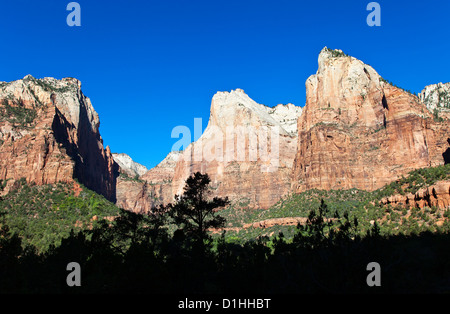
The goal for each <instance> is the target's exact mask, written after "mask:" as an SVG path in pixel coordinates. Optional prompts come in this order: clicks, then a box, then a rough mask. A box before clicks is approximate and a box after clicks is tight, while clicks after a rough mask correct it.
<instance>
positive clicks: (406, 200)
mask: <svg viewBox="0 0 450 314" xmlns="http://www.w3.org/2000/svg"><path fill="white" fill-rule="evenodd" d="M381 203H382V204H385V205H387V204H392V205H394V206H396V205H401V206H407V207H417V208H424V207H425V206H428V207H432V206H436V207H439V208H449V207H450V181H439V182H437V183H436V184H433V185H431V186H429V187H427V188H423V189H420V190H419V191H417V192H416V193H414V194H412V193H408V194H406V195H400V194H396V195H392V196H389V197H385V198H383V199H382V200H381Z"/></svg>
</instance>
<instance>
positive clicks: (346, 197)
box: [221, 164, 450, 243]
mask: <svg viewBox="0 0 450 314" xmlns="http://www.w3.org/2000/svg"><path fill="white" fill-rule="evenodd" d="M448 179H450V165H449V164H447V165H442V166H438V167H430V168H423V169H417V170H414V171H411V172H410V173H409V174H408V175H407V176H406V177H402V178H400V179H398V180H396V181H394V182H392V183H390V184H388V185H386V186H384V187H383V188H380V189H378V190H376V191H373V192H368V191H362V190H357V189H350V190H330V191H321V190H315V189H311V190H308V191H306V192H303V193H300V194H292V195H289V196H287V197H285V198H283V199H281V200H280V201H279V202H278V203H277V204H275V205H274V206H272V207H271V208H269V209H267V210H251V209H248V208H242V207H239V206H236V205H232V206H229V207H228V208H226V209H224V210H222V211H221V215H222V216H223V217H225V218H226V220H227V228H229V231H227V238H230V239H233V241H235V242H236V241H237V242H240V243H243V242H246V241H251V240H253V239H255V238H257V237H261V236H262V237H264V236H273V235H276V234H278V233H279V232H282V233H283V234H284V235H285V237H286V238H287V239H291V238H292V237H293V236H294V234H295V231H296V228H295V226H281V225H278V226H273V227H270V228H254V227H247V228H244V226H245V225H248V224H251V223H254V222H259V221H263V220H267V219H272V218H283V217H308V215H309V213H310V212H311V210H314V209H315V208H318V207H319V205H320V200H324V201H325V203H326V204H327V206H328V209H329V213H330V215H329V216H327V217H328V218H333V217H334V216H335V215H337V216H339V217H343V215H344V214H345V213H347V214H348V215H349V217H350V219H351V220H353V219H357V220H358V221H359V235H360V236H362V235H363V234H365V233H366V232H367V231H368V230H369V229H370V228H371V227H372V226H373V223H374V222H376V221H378V222H379V227H380V230H381V233H382V234H383V235H384V236H388V235H398V234H412V233H418V232H424V231H433V232H435V231H438V230H440V231H443V230H448V229H449V228H450V224H449V223H448V221H447V222H446V223H445V224H444V225H442V226H438V225H437V224H436V222H437V221H438V220H439V219H440V218H441V217H442V215H443V214H444V213H443V212H442V211H438V210H436V209H434V212H432V209H429V208H425V209H423V210H416V209H408V210H407V209H405V208H392V206H390V205H388V206H384V205H381V204H380V200H381V199H382V198H384V197H387V196H391V195H394V194H402V195H405V194H407V193H416V192H417V191H418V190H419V189H421V188H424V187H427V186H430V185H433V184H435V183H436V182H437V181H439V180H448ZM405 216H407V217H408V219H407V220H406V222H405V223H403V222H402V219H404V218H405ZM230 241H231V240H230Z"/></svg>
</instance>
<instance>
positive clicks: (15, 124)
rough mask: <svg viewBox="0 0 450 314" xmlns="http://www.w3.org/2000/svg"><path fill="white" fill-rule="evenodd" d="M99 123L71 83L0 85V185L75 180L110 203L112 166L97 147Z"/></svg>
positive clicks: (113, 187) (105, 151) (38, 81)
mask: <svg viewBox="0 0 450 314" xmlns="http://www.w3.org/2000/svg"><path fill="white" fill-rule="evenodd" d="M99 125H100V121H99V117H98V114H97V112H95V110H94V108H93V106H92V104H91V101H90V100H89V98H87V97H86V96H85V95H84V94H83V93H82V91H81V83H80V82H79V81H78V80H76V79H73V78H64V79H62V80H56V79H54V78H44V79H35V78H33V77H32V76H31V75H27V76H26V77H25V78H24V79H22V80H17V81H14V82H10V83H1V84H0V180H2V181H3V182H5V181H6V182H7V184H6V187H5V190H4V192H5V193H6V192H8V191H9V189H10V188H11V187H12V186H13V184H14V182H15V181H16V180H18V179H20V178H25V179H26V180H27V182H34V183H36V184H51V183H55V182H59V181H61V182H71V181H73V180H74V179H77V180H78V181H79V182H81V183H82V184H84V185H85V186H86V187H88V188H89V189H91V190H93V191H95V192H97V193H100V194H102V195H104V196H105V197H106V198H107V199H109V200H111V201H115V200H116V196H115V195H116V175H117V170H118V168H117V164H116V163H115V162H114V160H113V157H112V154H111V151H110V149H109V147H106V149H105V148H104V147H103V140H102V138H101V136H100V132H99Z"/></svg>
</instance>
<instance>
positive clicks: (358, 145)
mask: <svg viewBox="0 0 450 314" xmlns="http://www.w3.org/2000/svg"><path fill="white" fill-rule="evenodd" d="M448 128H449V124H448V123H439V122H436V121H435V120H434V119H433V116H432V114H431V112H430V111H429V110H428V108H427V107H426V106H425V105H424V104H423V102H422V101H420V99H419V98H418V97H416V96H414V95H412V94H410V93H408V92H406V91H403V90H401V89H399V88H397V87H394V86H392V85H390V84H388V83H387V82H386V81H385V80H384V79H383V78H381V77H380V75H378V73H377V72H376V71H375V70H374V69H373V68H372V67H370V66H369V65H366V64H364V63H363V62H362V61H360V60H358V59H356V58H353V57H350V56H347V55H345V54H344V53H342V51H340V50H330V49H328V48H324V49H323V50H322V51H321V53H320V55H319V68H318V71H317V73H316V74H315V75H312V76H311V77H309V78H308V79H307V81H306V104H305V108H304V112H303V114H302V116H301V117H300V118H299V120H298V132H299V134H298V148H297V154H296V157H295V162H294V167H293V177H292V190H293V191H294V192H301V191H305V190H307V189H312V188H317V189H327V190H328V189H349V188H359V189H364V190H374V189H377V188H380V187H382V186H383V185H385V184H386V183H389V182H391V181H393V180H395V179H397V178H398V177H399V176H401V175H406V174H407V173H408V172H409V171H411V170H413V169H417V168H422V167H428V166H436V165H440V164H443V163H444V158H443V153H444V152H445V151H446V149H447V148H448V143H447V138H448Z"/></svg>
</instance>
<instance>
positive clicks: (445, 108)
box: [419, 83, 450, 119]
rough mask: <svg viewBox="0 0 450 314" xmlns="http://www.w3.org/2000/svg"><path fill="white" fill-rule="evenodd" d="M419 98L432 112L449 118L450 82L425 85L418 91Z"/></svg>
mask: <svg viewBox="0 0 450 314" xmlns="http://www.w3.org/2000/svg"><path fill="white" fill-rule="evenodd" d="M419 99H420V100H421V101H422V102H423V103H424V104H425V105H426V106H427V108H428V110H430V111H431V112H432V113H433V114H435V115H438V116H440V117H445V118H447V119H449V118H450V83H446V84H442V83H438V84H433V85H428V86H426V87H425V88H424V89H423V90H422V92H421V93H419Z"/></svg>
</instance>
